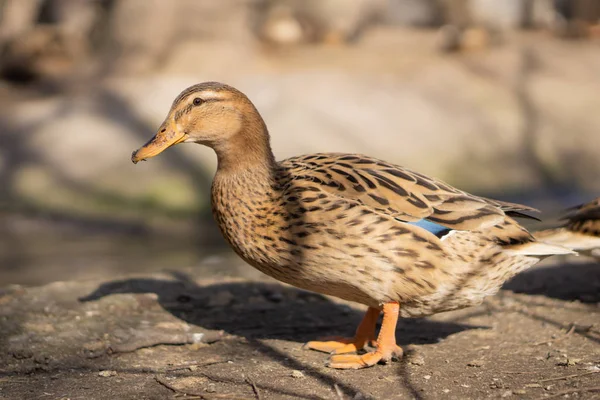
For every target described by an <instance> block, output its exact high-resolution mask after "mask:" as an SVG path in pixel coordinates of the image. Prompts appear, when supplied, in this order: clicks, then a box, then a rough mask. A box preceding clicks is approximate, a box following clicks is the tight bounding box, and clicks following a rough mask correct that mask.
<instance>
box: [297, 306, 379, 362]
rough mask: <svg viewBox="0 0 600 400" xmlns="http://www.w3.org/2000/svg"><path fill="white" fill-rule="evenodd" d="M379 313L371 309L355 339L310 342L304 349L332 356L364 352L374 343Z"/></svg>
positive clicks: (336, 338)
mask: <svg viewBox="0 0 600 400" xmlns="http://www.w3.org/2000/svg"><path fill="white" fill-rule="evenodd" d="M379 312H380V311H379V310H378V309H376V308H372V307H370V308H369V309H368V310H367V312H366V314H365V316H364V318H363V320H362V322H361V323H360V325H359V326H358V329H357V330H356V334H355V335H354V337H353V338H344V337H330V338H325V339H323V340H322V341H311V342H308V343H306V344H305V345H304V346H303V348H305V349H311V350H316V351H322V352H324V353H330V354H345V353H353V352H356V351H358V350H362V349H363V348H364V347H365V346H366V345H367V344H370V343H373V342H374V339H375V325H376V324H377V318H379Z"/></svg>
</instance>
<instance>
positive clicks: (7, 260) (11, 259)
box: [0, 217, 260, 287]
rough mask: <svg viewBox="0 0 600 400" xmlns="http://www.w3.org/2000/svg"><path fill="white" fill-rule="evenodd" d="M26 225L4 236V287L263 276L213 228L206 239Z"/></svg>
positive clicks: (0, 265)
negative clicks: (156, 276) (175, 276)
mask: <svg viewBox="0 0 600 400" xmlns="http://www.w3.org/2000/svg"><path fill="white" fill-rule="evenodd" d="M17 219H18V217H17ZM26 224H27V225H28V226H27V227H26V228H23V226H22V225H24V224H23V221H15V218H12V221H11V223H10V224H8V225H9V226H5V227H4V229H2V230H1V231H0V287H2V286H6V285H10V284H20V285H41V284H46V283H49V282H54V281H65V280H82V279H110V278H111V277H115V276H122V275H127V274H143V273H153V272H169V271H184V272H188V273H190V274H191V275H193V276H195V277H198V278H201V277H203V276H205V277H212V278H214V277H218V276H241V277H248V278H251V277H253V276H254V275H256V274H260V273H259V272H258V271H256V270H254V269H253V268H252V267H250V266H248V265H246V264H245V263H244V262H243V261H242V260H240V259H239V258H238V257H237V256H236V255H235V254H234V253H233V252H232V251H231V250H230V249H229V248H228V247H227V246H225V244H224V242H223V241H222V240H221V238H220V236H218V235H219V234H218V232H214V227H212V228H211V227H207V228H206V229H205V230H204V233H203V234H198V233H189V234H185V232H184V233H181V232H179V233H177V234H172V233H166V232H165V233H160V232H159V233H156V232H154V233H151V234H148V233H143V232H136V231H135V230H134V231H125V232H123V231H122V229H119V228H117V229H112V228H111V229H104V230H100V231H98V230H97V229H86V227H78V228H76V229H73V228H72V227H71V228H69V229H65V227H64V226H48V224H43V226H41V227H36V226H35V225H36V224H37V222H34V223H32V222H31V221H27V222H26ZM207 232H208V233H207ZM207 235H210V236H211V237H208V238H207V237H206V236H207Z"/></svg>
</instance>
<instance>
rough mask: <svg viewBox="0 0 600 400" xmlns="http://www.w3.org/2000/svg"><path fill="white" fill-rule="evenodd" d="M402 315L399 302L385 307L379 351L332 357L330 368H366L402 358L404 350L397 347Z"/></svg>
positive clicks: (379, 337)
mask: <svg viewBox="0 0 600 400" xmlns="http://www.w3.org/2000/svg"><path fill="white" fill-rule="evenodd" d="M399 313H400V305H399V304H398V303H397V302H391V303H386V304H384V305H383V322H382V324H381V330H380V331H379V336H378V337H377V350H375V351H372V352H369V353H366V354H363V355H354V354H344V355H333V356H331V358H330V360H329V363H328V364H327V366H328V367H331V368H345V369H347V368H352V369H358V368H365V367H370V366H372V365H375V364H377V363H378V362H380V361H383V362H388V361H390V360H391V359H392V358H394V357H395V358H401V357H402V348H401V347H400V346H398V345H396V323H397V322H398V315H399Z"/></svg>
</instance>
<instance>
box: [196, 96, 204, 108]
mask: <svg viewBox="0 0 600 400" xmlns="http://www.w3.org/2000/svg"><path fill="white" fill-rule="evenodd" d="M193 103H194V105H195V106H199V105H200V104H202V103H204V100H202V99H201V98H200V97H196V98H195V99H194V101H193Z"/></svg>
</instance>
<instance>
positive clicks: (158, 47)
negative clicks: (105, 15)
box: [108, 0, 251, 72]
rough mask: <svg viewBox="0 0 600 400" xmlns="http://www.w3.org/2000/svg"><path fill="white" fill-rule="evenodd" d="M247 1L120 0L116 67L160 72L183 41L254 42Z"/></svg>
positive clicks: (115, 17) (114, 28) (113, 25)
mask: <svg viewBox="0 0 600 400" xmlns="http://www.w3.org/2000/svg"><path fill="white" fill-rule="evenodd" d="M247 3H248V0H219V1H210V0H202V1H198V0H177V1H163V0H116V1H115V5H114V7H113V8H112V9H111V11H110V17H109V22H108V23H109V31H108V32H109V35H110V46H111V48H112V53H111V61H112V62H111V68H112V69H113V70H118V71H129V72H141V71H149V70H153V69H156V68H159V67H160V66H162V65H165V64H166V63H168V59H169V57H170V56H171V55H172V54H173V53H174V52H175V51H176V50H177V49H178V46H179V45H180V44H181V43H185V42H187V41H214V42H218V43H225V44H227V43H235V44H236V45H237V46H239V47H240V48H243V47H244V46H246V45H248V44H249V42H250V41H251V35H250V34H249V33H250V27H249V19H250V17H249V11H250V10H249V7H248V6H247Z"/></svg>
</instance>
